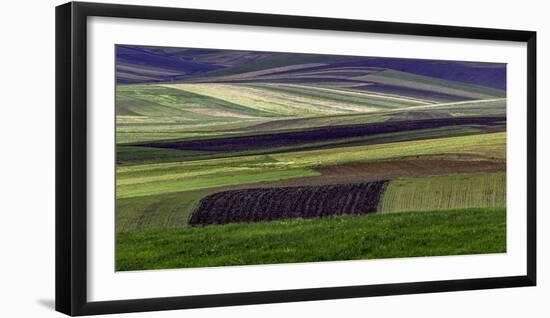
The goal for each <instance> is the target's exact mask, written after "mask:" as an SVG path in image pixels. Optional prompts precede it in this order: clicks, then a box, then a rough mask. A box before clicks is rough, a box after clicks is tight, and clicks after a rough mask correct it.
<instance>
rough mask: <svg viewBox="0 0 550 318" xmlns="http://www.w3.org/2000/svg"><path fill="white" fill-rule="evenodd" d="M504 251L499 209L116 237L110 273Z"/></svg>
mask: <svg viewBox="0 0 550 318" xmlns="http://www.w3.org/2000/svg"><path fill="white" fill-rule="evenodd" d="M505 251H506V210H505V209H462V210H446V211H431V212H409V213H393V214H378V215H368V216H340V217H330V218H323V219H295V220H286V221H276V222H267V223H242V224H228V225H221V226H206V227H187V228H179V229H158V230H144V231H130V232H124V233H118V234H117V237H116V270H117V271H127V270H146V269H168V268H186V267H210V266H223V265H252V264H277V263H294V262H316V261H335V260H354V259H378V258H394V257H413V256H436V255H460V254H480V253H502V252H505Z"/></svg>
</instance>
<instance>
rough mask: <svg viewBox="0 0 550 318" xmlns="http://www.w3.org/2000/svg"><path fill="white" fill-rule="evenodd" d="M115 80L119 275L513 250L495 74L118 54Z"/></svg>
mask: <svg viewBox="0 0 550 318" xmlns="http://www.w3.org/2000/svg"><path fill="white" fill-rule="evenodd" d="M116 76H117V83H118V84H117V87H116V165H117V168H116V233H117V244H116V259H117V264H116V269H117V270H136V269H158V268H183V267H197V266H222V265H250V264H266V263H288V262H298V261H300V262H303V261H329V260H347V259H369V258H386V257H411V256H431V255H453V254H471V253H497V252H504V251H505V248H506V247H505V246H506V244H505V242H506V235H505V234H506V210H505V209H506V108H507V106H509V105H507V100H506V66H505V65H504V64H496V63H477V62H456V61H429V60H408V59H391V58H374V57H357V56H331V55H318V54H293V53H273V52H248V51H228V50H211V49H186V48H181V49H180V48H162V47H144V46H131V45H119V46H117V66H116ZM511 106H513V105H511ZM329 229H330V230H329Z"/></svg>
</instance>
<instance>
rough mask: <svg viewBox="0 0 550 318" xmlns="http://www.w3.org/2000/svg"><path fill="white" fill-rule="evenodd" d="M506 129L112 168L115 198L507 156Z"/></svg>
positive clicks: (503, 157)
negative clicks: (347, 169)
mask: <svg viewBox="0 0 550 318" xmlns="http://www.w3.org/2000/svg"><path fill="white" fill-rule="evenodd" d="M505 150H506V133H504V132H500V133H487V134H479V135H470V136H462V137H449V138H438V139H430V140H416V141H406V142H394V143H387V144H379V145H368V146H350V147H342V148H334V149H322V150H308V151H299V152H292V153H280V154H273V155H251V156H243V157H233V158H219V159H207V160H196V161H186V162H173V163H159V164H144V165H136V166H129V167H117V169H116V173H117V194H116V195H117V198H128V197H137V196H144V195H152V194H159V193H168V192H180V191H189V190H198V189H206V188H215V187H219V186H225V185H233V184H245V183H255V182H261V181H275V180H282V179H290V178H297V177H304V176H315V175H317V172H316V171H314V170H313V168H315V167H320V166H326V165H334V164H342V163H350V162H362V161H363V162H366V161H374V160H385V159H392V158H403V157H408V156H422V155H436V154H445V153H447V154H452V153H458V154H464V155H472V156H479V157H480V158H487V159H491V160H504V159H505V158H506V151H505Z"/></svg>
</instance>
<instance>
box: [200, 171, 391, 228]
mask: <svg viewBox="0 0 550 318" xmlns="http://www.w3.org/2000/svg"><path fill="white" fill-rule="evenodd" d="M387 183H388V182H387V181H375V182H369V183H355V184H336V185H326V186H308V187H286V188H284V187H279V188H256V189H243V190H232V191H223V192H217V193H214V194H211V195H208V196H207V197H205V198H203V199H202V200H201V201H200V203H199V205H198V207H197V209H196V210H195V211H194V212H193V214H192V215H191V218H190V219H189V224H191V225H207V224H227V223H240V222H261V221H272V220H280V219H291V218H314V217H326V216H331V215H342V214H347V215H358V214H367V213H372V212H376V210H377V207H378V203H379V201H380V198H381V196H382V193H383V192H384V190H385V187H386V185H387Z"/></svg>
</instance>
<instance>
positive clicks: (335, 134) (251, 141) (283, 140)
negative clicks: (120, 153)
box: [141, 117, 506, 151]
mask: <svg viewBox="0 0 550 318" xmlns="http://www.w3.org/2000/svg"><path fill="white" fill-rule="evenodd" d="M505 122H506V118H501V117H476V118H434V119H423V120H414V121H411V120H407V121H392V122H384V123H372V124H361V125H349V126H331V127H323V128H316V129H311V130H305V131H296V132H287V133H278V134H266V135H255V136H243V137H227V138H215V139H204V140H190V141H177V142H159V143H150V144H142V145H141V146H144V147H156V148H172V149H181V150H200V151H243V150H254V149H265V148H274V147H284V146H294V145H300V144H307V143H314V142H321V141H330V140H336V139H344V138H353V137H363V136H370V135H376V134H383V133H393V132H400V131H408V130H415V129H429V128H438V127H445V126H456V125H481V126H484V127H487V126H489V127H490V126H496V125H503V124H504V123H505Z"/></svg>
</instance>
